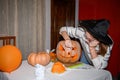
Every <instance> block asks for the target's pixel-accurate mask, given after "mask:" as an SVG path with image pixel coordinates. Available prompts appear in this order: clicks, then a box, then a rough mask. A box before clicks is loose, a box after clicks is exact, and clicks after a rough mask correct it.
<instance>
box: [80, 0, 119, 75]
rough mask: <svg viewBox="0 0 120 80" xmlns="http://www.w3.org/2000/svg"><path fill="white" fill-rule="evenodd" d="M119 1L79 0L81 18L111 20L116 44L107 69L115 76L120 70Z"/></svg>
mask: <svg viewBox="0 0 120 80" xmlns="http://www.w3.org/2000/svg"><path fill="white" fill-rule="evenodd" d="M119 3H120V1H119V0H79V20H83V19H101V18H106V19H108V20H110V22H111V25H110V28H109V34H110V35H111V37H112V39H113V41H114V46H113V50H112V53H111V57H110V60H109V65H108V67H107V69H108V70H109V71H110V72H111V73H112V74H113V75H114V76H116V75H117V74H118V72H120V62H119V58H120V31H119V30H120V27H119V25H120V6H119Z"/></svg>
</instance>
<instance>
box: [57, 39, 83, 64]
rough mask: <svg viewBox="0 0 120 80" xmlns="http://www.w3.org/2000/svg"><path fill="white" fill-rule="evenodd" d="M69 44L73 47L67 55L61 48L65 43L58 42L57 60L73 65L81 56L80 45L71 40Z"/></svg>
mask: <svg viewBox="0 0 120 80" xmlns="http://www.w3.org/2000/svg"><path fill="white" fill-rule="evenodd" d="M71 42H72V45H73V46H74V47H73V48H72V50H71V51H70V52H69V53H66V52H65V50H64V48H63V46H62V45H63V44H64V43H65V41H60V42H59V43H58V45H57V49H56V54H57V58H58V60H60V61H61V62H63V63H75V62H77V61H78V60H79V58H80V56H81V53H82V50H81V46H80V44H79V43H78V42H77V41H73V40H71ZM72 53H74V55H72Z"/></svg>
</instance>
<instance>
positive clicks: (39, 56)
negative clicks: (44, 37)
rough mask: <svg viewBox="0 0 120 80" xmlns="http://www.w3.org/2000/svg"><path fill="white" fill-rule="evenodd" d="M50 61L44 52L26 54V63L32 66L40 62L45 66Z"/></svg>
mask: <svg viewBox="0 0 120 80" xmlns="http://www.w3.org/2000/svg"><path fill="white" fill-rule="evenodd" d="M49 62H50V56H49V54H48V53H46V52H39V53H30V54H29V56H28V63H29V64H31V65H32V66H35V65H36V64H40V65H43V66H46V65H47V64H48V63H49Z"/></svg>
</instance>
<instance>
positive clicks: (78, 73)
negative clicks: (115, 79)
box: [2, 61, 112, 80]
mask: <svg viewBox="0 0 120 80" xmlns="http://www.w3.org/2000/svg"><path fill="white" fill-rule="evenodd" d="M52 64H53V63H50V64H49V65H47V67H46V72H45V79H44V80H112V77H111V73H110V72H109V71H106V70H97V69H94V68H91V66H88V65H86V64H84V65H82V66H81V67H80V68H79V69H73V70H68V71H66V72H65V73H63V74H60V75H58V74H53V73H51V71H50V68H51V66H52ZM86 67H87V69H86ZM34 72H35V68H34V67H32V66H31V65H29V64H28V63H27V61H23V62H22V64H21V66H20V67H19V68H18V69H17V70H15V71H13V72H11V73H10V74H9V73H4V74H5V76H7V78H8V80H35V74H34ZM2 80H3V79H2Z"/></svg>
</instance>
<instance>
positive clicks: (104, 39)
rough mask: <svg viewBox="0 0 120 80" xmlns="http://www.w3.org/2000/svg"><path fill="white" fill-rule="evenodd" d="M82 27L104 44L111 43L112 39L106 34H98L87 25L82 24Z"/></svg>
mask: <svg viewBox="0 0 120 80" xmlns="http://www.w3.org/2000/svg"><path fill="white" fill-rule="evenodd" d="M84 27H85V29H86V30H87V31H88V32H89V33H90V34H91V35H92V36H93V37H94V38H96V39H97V40H98V41H100V42H102V43H104V44H106V45H111V44H112V43H113V41H112V39H111V38H110V37H109V36H108V35H107V34H104V36H103V35H101V34H99V33H98V32H96V31H95V30H94V29H91V28H90V27H87V26H84Z"/></svg>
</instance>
